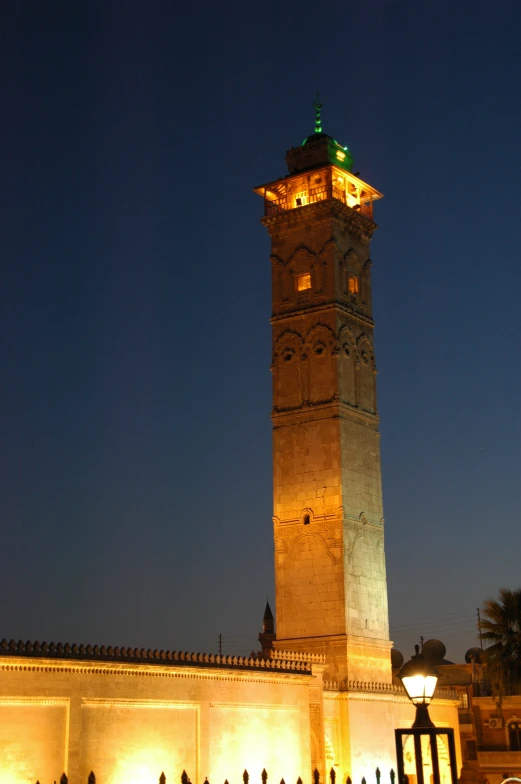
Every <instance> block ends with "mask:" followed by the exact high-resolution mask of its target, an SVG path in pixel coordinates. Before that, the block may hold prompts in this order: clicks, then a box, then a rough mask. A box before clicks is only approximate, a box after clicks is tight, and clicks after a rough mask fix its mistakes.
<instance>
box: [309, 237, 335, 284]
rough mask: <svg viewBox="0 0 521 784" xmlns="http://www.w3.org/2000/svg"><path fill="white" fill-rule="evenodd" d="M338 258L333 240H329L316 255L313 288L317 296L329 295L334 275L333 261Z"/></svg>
mask: <svg viewBox="0 0 521 784" xmlns="http://www.w3.org/2000/svg"><path fill="white" fill-rule="evenodd" d="M337 256H338V245H337V243H336V241H335V240H334V239H329V240H328V241H327V242H326V243H325V244H324V246H323V247H322V250H321V251H320V252H319V253H318V254H317V259H316V261H315V264H314V270H315V288H316V293H317V294H328V293H331V292H330V289H331V280H332V278H334V274H335V272H334V271H335V266H336V265H335V261H336V258H337Z"/></svg>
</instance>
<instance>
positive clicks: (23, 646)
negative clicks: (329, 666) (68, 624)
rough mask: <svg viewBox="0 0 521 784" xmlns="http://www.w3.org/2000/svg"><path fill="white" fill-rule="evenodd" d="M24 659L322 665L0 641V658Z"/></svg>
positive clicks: (280, 656)
mask: <svg viewBox="0 0 521 784" xmlns="http://www.w3.org/2000/svg"><path fill="white" fill-rule="evenodd" d="M2 656H3V657H18V656H20V657H25V658H32V659H61V660H76V661H103V662H118V663H129V664H147V665H158V666H162V667H164V666H168V665H175V666H176V667H178V666H183V665H185V666H189V667H194V666H195V667H215V668H221V669H230V668H233V669H246V670H257V671H269V672H274V671H275V672H276V671H281V670H283V671H290V672H298V673H301V674H305V675H311V674H312V664H313V663H322V660H323V657H321V656H318V655H314V654H298V653H291V654H290V653H283V652H280V651H276V652H274V655H273V657H272V658H269V659H268V658H263V657H262V656H260V655H258V654H255V655H253V656H230V655H220V654H218V653H197V652H188V651H165V650H157V649H155V650H152V649H151V648H148V649H146V648H132V647H130V648H127V647H121V648H120V647H113V646H111V645H108V646H105V645H101V646H99V645H83V644H81V645H78V644H76V643H73V644H70V643H61V642H59V643H54V642H50V643H47V642H42V643H40V642H38V641H35V642H31V641H27V642H23V641H22V640H19V641H18V642H16V641H15V640H10V641H7V640H5V639H3V640H1V641H0V659H1V657H2Z"/></svg>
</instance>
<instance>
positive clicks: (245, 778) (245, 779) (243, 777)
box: [242, 768, 250, 784]
mask: <svg viewBox="0 0 521 784" xmlns="http://www.w3.org/2000/svg"><path fill="white" fill-rule="evenodd" d="M242 780H243V781H244V784H248V781H249V780H250V774H249V773H248V771H247V770H246V768H244V773H243V774H242Z"/></svg>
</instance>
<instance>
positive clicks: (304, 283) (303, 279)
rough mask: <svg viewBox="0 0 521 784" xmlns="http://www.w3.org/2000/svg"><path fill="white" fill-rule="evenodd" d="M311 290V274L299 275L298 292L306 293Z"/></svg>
mask: <svg viewBox="0 0 521 784" xmlns="http://www.w3.org/2000/svg"><path fill="white" fill-rule="evenodd" d="M310 288H311V273H310V272H305V273H304V274H303V275H297V291H306V289H310Z"/></svg>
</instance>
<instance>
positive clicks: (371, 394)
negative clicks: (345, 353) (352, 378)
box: [357, 333, 376, 414]
mask: <svg viewBox="0 0 521 784" xmlns="http://www.w3.org/2000/svg"><path fill="white" fill-rule="evenodd" d="M357 349H358V365H357V368H358V385H357V386H358V403H359V405H360V407H361V408H363V409H364V411H368V412H370V413H371V414H374V413H376V376H375V374H376V368H375V365H374V352H373V344H372V342H371V340H370V339H369V338H368V336H367V335H366V334H365V333H362V335H360V337H359V338H358V341H357Z"/></svg>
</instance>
